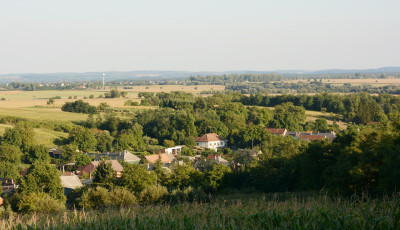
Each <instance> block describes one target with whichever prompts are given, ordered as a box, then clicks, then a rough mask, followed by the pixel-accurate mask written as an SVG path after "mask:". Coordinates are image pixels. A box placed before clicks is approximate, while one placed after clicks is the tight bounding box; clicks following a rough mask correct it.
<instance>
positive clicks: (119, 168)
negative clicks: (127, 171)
mask: <svg viewBox="0 0 400 230" xmlns="http://www.w3.org/2000/svg"><path fill="white" fill-rule="evenodd" d="M100 162H101V161H92V162H90V163H89V164H88V165H86V166H85V167H84V168H83V169H82V171H80V172H79V173H78V176H82V175H83V173H92V172H93V171H94V170H95V169H96V168H97V166H99V164H100ZM106 163H111V166H112V168H113V169H114V171H116V172H122V171H123V170H124V167H122V165H121V164H120V163H119V162H118V161H117V160H108V161H106Z"/></svg>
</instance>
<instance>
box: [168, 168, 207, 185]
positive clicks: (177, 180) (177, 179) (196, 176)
mask: <svg viewBox="0 0 400 230" xmlns="http://www.w3.org/2000/svg"><path fill="white" fill-rule="evenodd" d="M202 177H203V174H202V173H201V172H200V171H198V170H195V169H194V168H193V166H192V165H191V164H189V163H187V164H185V165H176V166H175V168H174V169H173V170H172V174H171V175H170V176H169V177H168V185H169V186H170V187H172V188H178V189H184V188H186V187H189V186H192V187H198V186H199V185H200V184H201V182H202Z"/></svg>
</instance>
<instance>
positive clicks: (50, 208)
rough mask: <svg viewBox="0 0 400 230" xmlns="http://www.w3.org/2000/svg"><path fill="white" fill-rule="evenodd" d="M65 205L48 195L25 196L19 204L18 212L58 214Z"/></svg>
mask: <svg viewBox="0 0 400 230" xmlns="http://www.w3.org/2000/svg"><path fill="white" fill-rule="evenodd" d="M64 210H65V205H64V204H63V203H61V202H60V201H58V200H56V199H54V198H52V197H51V196H49V195H48V194H46V193H33V192H32V193H28V194H23V195H22V196H21V197H20V200H19V202H18V211H20V212H22V213H31V212H35V213H58V212H62V211H64Z"/></svg>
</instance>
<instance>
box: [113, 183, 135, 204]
mask: <svg viewBox="0 0 400 230" xmlns="http://www.w3.org/2000/svg"><path fill="white" fill-rule="evenodd" d="M110 198H111V201H112V204H113V205H114V206H117V207H122V206H123V207H127V206H131V205H135V204H137V199H136V197H135V195H133V193H131V192H130V191H129V190H127V189H126V188H123V187H117V188H115V189H113V190H112V191H111V192H110Z"/></svg>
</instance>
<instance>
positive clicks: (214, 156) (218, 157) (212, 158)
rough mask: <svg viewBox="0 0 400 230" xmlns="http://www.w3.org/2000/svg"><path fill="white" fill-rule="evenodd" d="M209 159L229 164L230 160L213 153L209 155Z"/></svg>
mask: <svg viewBox="0 0 400 230" xmlns="http://www.w3.org/2000/svg"><path fill="white" fill-rule="evenodd" d="M207 160H214V161H215V162H216V163H217V164H223V165H226V166H229V162H228V161H227V160H225V159H224V158H222V156H221V155H217V154H211V155H208V156H207Z"/></svg>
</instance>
